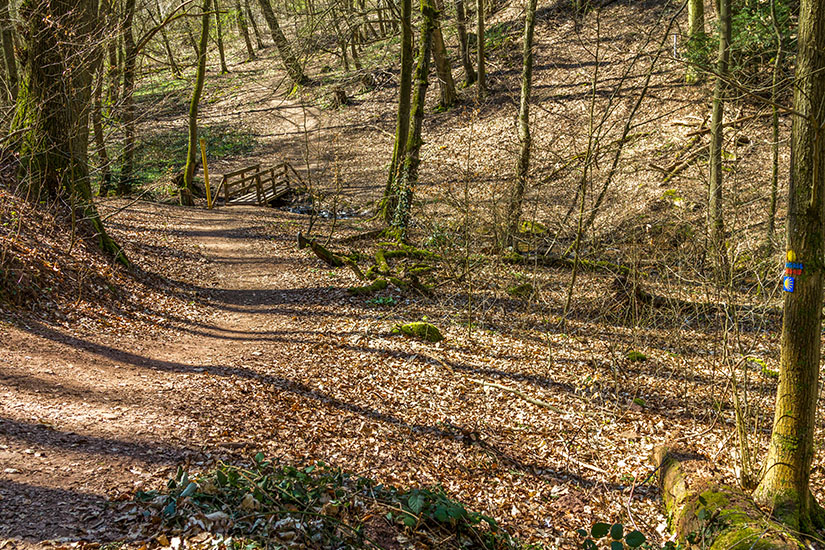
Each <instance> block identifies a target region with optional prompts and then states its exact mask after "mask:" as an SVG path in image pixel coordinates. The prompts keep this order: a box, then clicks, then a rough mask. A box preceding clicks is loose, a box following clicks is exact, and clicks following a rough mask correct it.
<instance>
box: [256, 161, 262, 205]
mask: <svg viewBox="0 0 825 550" xmlns="http://www.w3.org/2000/svg"><path fill="white" fill-rule="evenodd" d="M255 191H256V192H257V194H258V204H259V205H260V204H261V171H260V169H259V170H258V171H257V172H255Z"/></svg>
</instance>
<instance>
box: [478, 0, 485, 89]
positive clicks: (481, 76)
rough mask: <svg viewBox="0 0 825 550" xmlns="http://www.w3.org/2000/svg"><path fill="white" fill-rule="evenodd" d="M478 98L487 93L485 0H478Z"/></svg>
mask: <svg viewBox="0 0 825 550" xmlns="http://www.w3.org/2000/svg"><path fill="white" fill-rule="evenodd" d="M476 67H478V75H477V76H476V80H477V85H476V98H477V99H478V100H479V101H482V100H483V99H484V96H486V95H487V69H486V66H485V64H484V0H476Z"/></svg>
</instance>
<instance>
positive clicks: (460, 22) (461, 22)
mask: <svg viewBox="0 0 825 550" xmlns="http://www.w3.org/2000/svg"><path fill="white" fill-rule="evenodd" d="M455 13H456V17H455V26H456V30H457V31H458V44H459V48H460V49H461V64H462V65H463V66H464V85H465V86H470V85H471V84H472V83H473V82H475V81H476V71H475V69H474V68H473V62H472V61H471V60H470V41H469V40H467V13H466V12H465V10H464V0H456V1H455Z"/></svg>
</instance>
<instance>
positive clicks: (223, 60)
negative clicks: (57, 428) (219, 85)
mask: <svg viewBox="0 0 825 550" xmlns="http://www.w3.org/2000/svg"><path fill="white" fill-rule="evenodd" d="M214 5H215V28H216V29H217V31H218V53H219V54H220V58H221V74H225V73H228V72H229V67H227V66H226V54H225V53H224V50H223V25H222V24H221V9H220V7H219V6H218V0H215V4H214Z"/></svg>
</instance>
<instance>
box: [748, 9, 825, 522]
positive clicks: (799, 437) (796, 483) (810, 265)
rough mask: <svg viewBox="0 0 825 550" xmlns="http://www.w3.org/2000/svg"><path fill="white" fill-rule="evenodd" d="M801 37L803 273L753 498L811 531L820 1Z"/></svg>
mask: <svg viewBox="0 0 825 550" xmlns="http://www.w3.org/2000/svg"><path fill="white" fill-rule="evenodd" d="M798 37H799V38H798V44H799V45H798V54H797V58H796V76H795V79H794V108H793V115H792V116H793V128H792V131H791V173H790V183H789V191H788V217H787V220H788V221H787V224H788V230H787V247H788V260H789V262H792V263H795V264H797V265H796V266H792V267H794V268H796V269H801V274H799V275H797V276H795V277H794V278H793V283H794V284H793V292H785V316H784V320H783V324H782V339H781V342H782V356H781V367H780V370H779V387H778V388H777V392H776V411H775V416H774V424H773V433H772V435H771V444H770V449H769V451H768V457H767V460H766V464H765V476H764V477H763V478H762V482H761V483H760V485H759V487H758V488H757V490H756V493H755V496H756V498H757V499H758V500H759V501H761V502H762V503H763V504H765V505H766V506H767V507H768V508H770V509H771V510H773V513H774V515H775V516H776V517H777V518H778V519H780V520H781V521H783V522H784V523H785V524H787V525H788V526H790V527H791V528H793V529H798V530H800V531H804V532H810V531H811V530H812V527H813V526H821V525H822V519H823V518H822V509H821V508H820V507H819V506H818V505H817V504H816V502H815V501H814V499H813V497H812V496H811V492H810V488H809V481H810V475H811V460H812V458H813V454H814V439H813V438H814V431H815V427H816V424H815V420H816V403H817V397H818V395H819V365H820V360H821V356H820V342H821V337H822V332H821V328H822V298H823V291H822V283H823V269H825V266H823V257H825V245H824V244H823V229H825V128H824V127H823V125H824V124H825V79H823V78H822V72H823V71H825V3H823V2H822V1H821V0H802V1H801V3H800V10H799V32H798ZM799 264H801V267H800V266H799ZM786 283H787V280H786ZM786 288H787V284H786Z"/></svg>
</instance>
